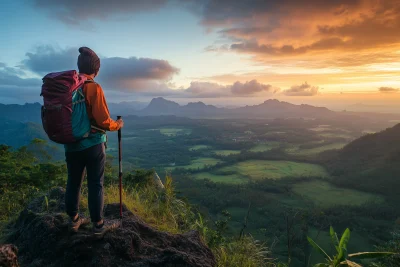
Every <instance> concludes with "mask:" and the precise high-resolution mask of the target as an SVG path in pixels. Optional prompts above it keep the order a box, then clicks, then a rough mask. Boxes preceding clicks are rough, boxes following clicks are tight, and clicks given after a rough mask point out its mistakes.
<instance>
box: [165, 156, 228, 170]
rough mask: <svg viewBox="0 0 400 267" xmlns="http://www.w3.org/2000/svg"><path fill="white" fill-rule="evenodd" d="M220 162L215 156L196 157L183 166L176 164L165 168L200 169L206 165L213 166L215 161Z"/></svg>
mask: <svg viewBox="0 0 400 267" xmlns="http://www.w3.org/2000/svg"><path fill="white" fill-rule="evenodd" d="M220 162H222V161H221V160H219V159H215V158H198V159H195V160H192V161H191V164H190V165H185V166H176V167H168V168H166V169H167V170H173V169H175V168H183V169H202V168H204V167H206V166H214V165H216V164H217V163H220Z"/></svg>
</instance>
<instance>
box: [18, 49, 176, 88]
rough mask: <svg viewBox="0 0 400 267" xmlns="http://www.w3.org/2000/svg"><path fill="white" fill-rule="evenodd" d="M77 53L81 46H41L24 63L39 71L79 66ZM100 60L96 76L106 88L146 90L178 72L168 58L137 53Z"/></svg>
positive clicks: (39, 72)
mask: <svg viewBox="0 0 400 267" xmlns="http://www.w3.org/2000/svg"><path fill="white" fill-rule="evenodd" d="M78 55H79V52H78V48H67V49H60V48H54V47H53V46H39V47H37V48H36V49H35V51H34V52H29V53H26V57H27V58H26V59H25V60H23V61H22V63H21V64H22V66H21V67H22V68H25V69H27V70H30V71H32V72H34V73H37V74H39V75H45V74H46V73H49V72H56V71H63V70H70V69H77V58H78ZM100 60H101V67H100V72H99V75H98V77H97V78H96V80H98V81H99V83H101V84H102V85H103V87H104V89H105V90H107V89H109V90H121V91H137V90H146V89H148V88H149V87H153V86H154V84H155V83H157V82H160V83H163V82H166V81H168V80H170V79H171V78H172V77H173V76H174V75H175V74H178V73H179V69H178V68H176V67H174V66H172V65H171V64H170V63H169V62H168V61H166V60H159V59H151V58H136V57H128V58H122V57H109V58H107V57H103V58H101V59H100Z"/></svg>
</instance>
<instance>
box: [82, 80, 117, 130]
mask: <svg viewBox="0 0 400 267" xmlns="http://www.w3.org/2000/svg"><path fill="white" fill-rule="evenodd" d="M83 75H85V76H86V77H87V78H88V80H92V79H91V78H90V76H89V75H86V74H83ZM83 94H84V95H85V98H86V109H87V113H88V116H89V119H90V121H91V122H92V125H94V126H96V127H99V128H101V129H103V130H106V131H118V130H119V128H121V126H120V124H119V123H118V122H116V121H115V120H113V119H111V117H110V112H109V111H108V106H107V102H106V98H105V97H104V92H103V89H102V88H101V86H100V85H99V84H97V83H95V82H93V83H86V84H85V86H84V87H83Z"/></svg>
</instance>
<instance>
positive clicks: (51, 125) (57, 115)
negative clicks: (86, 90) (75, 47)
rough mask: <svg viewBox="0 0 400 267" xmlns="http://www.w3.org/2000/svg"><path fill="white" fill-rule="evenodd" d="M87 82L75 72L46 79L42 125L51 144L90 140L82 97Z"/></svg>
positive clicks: (58, 74)
mask: <svg viewBox="0 0 400 267" xmlns="http://www.w3.org/2000/svg"><path fill="white" fill-rule="evenodd" d="M85 82H89V81H87V79H86V77H85V76H83V75H78V73H77V72H76V71H75V70H69V71H63V72H54V73H49V74H47V75H46V76H44V77H43V85H42V92H41V94H40V95H41V96H43V106H42V124H43V128H44V130H45V132H46V134H47V136H48V137H49V138H50V140H52V141H54V142H56V143H59V144H70V143H75V142H77V141H79V140H81V139H83V138H85V137H87V136H89V133H90V130H91V125H90V120H89V117H88V115H87V112H86V103H85V96H84V94H83V86H84V84H85Z"/></svg>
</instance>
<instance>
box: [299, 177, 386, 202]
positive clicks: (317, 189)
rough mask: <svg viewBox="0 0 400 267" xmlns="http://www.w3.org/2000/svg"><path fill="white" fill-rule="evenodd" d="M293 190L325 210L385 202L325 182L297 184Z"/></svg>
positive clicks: (379, 198)
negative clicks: (342, 206) (338, 206)
mask: <svg viewBox="0 0 400 267" xmlns="http://www.w3.org/2000/svg"><path fill="white" fill-rule="evenodd" d="M292 190H293V192H295V193H296V194H298V195H301V196H303V197H304V198H306V199H309V200H311V201H313V202H314V203H315V204H316V205H318V206H321V207H324V208H328V207H332V206H335V205H346V206H360V205H362V204H365V203H368V202H378V203H382V202H383V198H382V197H381V196H378V195H374V194H369V193H364V192H360V191H356V190H352V189H347V188H338V187H335V186H333V185H332V184H330V183H328V182H325V181H311V182H302V183H297V184H295V185H294V186H293V188H292Z"/></svg>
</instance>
